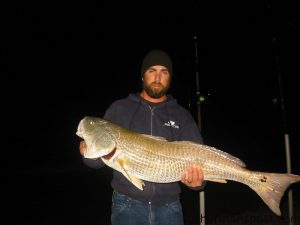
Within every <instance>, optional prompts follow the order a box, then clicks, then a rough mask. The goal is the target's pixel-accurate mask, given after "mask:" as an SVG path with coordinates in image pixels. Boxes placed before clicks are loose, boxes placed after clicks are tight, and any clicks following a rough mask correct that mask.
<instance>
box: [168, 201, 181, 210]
mask: <svg viewBox="0 0 300 225" xmlns="http://www.w3.org/2000/svg"><path fill="white" fill-rule="evenodd" d="M167 207H168V209H169V210H170V211H172V212H173V213H182V207H181V203H180V201H175V202H172V203H169V204H167Z"/></svg>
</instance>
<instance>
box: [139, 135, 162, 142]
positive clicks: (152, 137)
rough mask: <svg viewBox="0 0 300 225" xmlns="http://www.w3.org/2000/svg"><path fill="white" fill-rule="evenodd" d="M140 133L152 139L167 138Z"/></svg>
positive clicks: (160, 139)
mask: <svg viewBox="0 0 300 225" xmlns="http://www.w3.org/2000/svg"><path fill="white" fill-rule="evenodd" d="M141 135H142V136H144V137H147V138H151V139H154V140H156V141H167V139H165V138H164V137H160V136H152V135H149V134H141Z"/></svg>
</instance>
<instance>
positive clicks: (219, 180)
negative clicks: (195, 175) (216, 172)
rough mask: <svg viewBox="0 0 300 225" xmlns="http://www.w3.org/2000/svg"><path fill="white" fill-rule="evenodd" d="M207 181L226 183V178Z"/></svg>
mask: <svg viewBox="0 0 300 225" xmlns="http://www.w3.org/2000/svg"><path fill="white" fill-rule="evenodd" d="M209 181H212V182H217V183H222V184H226V183H227V180H225V179H209Z"/></svg>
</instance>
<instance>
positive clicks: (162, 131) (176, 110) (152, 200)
mask: <svg viewBox="0 0 300 225" xmlns="http://www.w3.org/2000/svg"><path fill="white" fill-rule="evenodd" d="M104 119H106V120H109V121H111V122H113V123H116V124H118V125H121V126H123V127H126V128H128V129H130V130H132V131H135V132H138V133H142V134H149V135H153V136H161V137H164V138H166V139H167V140H168V141H175V140H176V141H182V140H185V141H193V142H197V143H203V140H202V137H201V134H200V132H199V129H198V127H197V125H196V123H195V121H194V119H193V117H192V115H191V114H190V112H189V111H187V110H186V109H185V108H184V107H182V106H180V105H179V104H178V103H177V101H176V99H174V98H173V97H172V96H171V95H168V96H167V100H166V101H164V102H161V103H158V104H156V105H155V106H153V107H151V106H150V105H149V103H148V102H147V101H146V100H144V99H143V98H142V97H141V96H140V95H139V94H138V93H136V94H130V95H129V96H128V97H126V98H124V99H120V100H117V101H115V102H113V103H112V104H111V105H110V107H109V108H108V109H107V110H106V112H105V115H104ZM83 162H84V164H86V165H87V166H89V167H91V168H95V169H96V168H101V167H102V166H104V165H105V164H104V163H103V161H102V160H101V159H98V160H93V159H86V158H84V157H83ZM144 183H145V186H144V190H143V191H141V190H139V189H138V188H137V187H135V186H134V185H133V184H132V183H131V182H130V181H128V179H127V178H126V177H125V176H123V174H121V173H120V172H118V171H116V170H113V178H112V181H111V186H112V188H113V189H114V190H115V191H117V192H119V193H122V194H125V195H127V196H129V197H131V198H133V199H135V200H139V201H142V202H144V203H148V204H153V205H156V206H161V205H164V204H167V203H170V202H173V201H176V200H179V199H180V192H181V189H180V184H179V182H172V183H153V182H148V181H144ZM197 190H199V188H198V189H197Z"/></svg>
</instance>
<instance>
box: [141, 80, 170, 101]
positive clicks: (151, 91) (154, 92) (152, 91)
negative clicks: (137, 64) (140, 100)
mask: <svg viewBox="0 0 300 225" xmlns="http://www.w3.org/2000/svg"><path fill="white" fill-rule="evenodd" d="M160 85H161V87H162V88H160V89H157V88H152V87H151V84H150V85H148V84H146V82H144V83H143V87H144V90H145V91H146V93H147V95H149V96H150V97H151V98H161V97H162V96H164V95H165V94H166V93H167V91H168V90H169V87H170V85H169V84H167V86H163V85H162V84H160Z"/></svg>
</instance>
